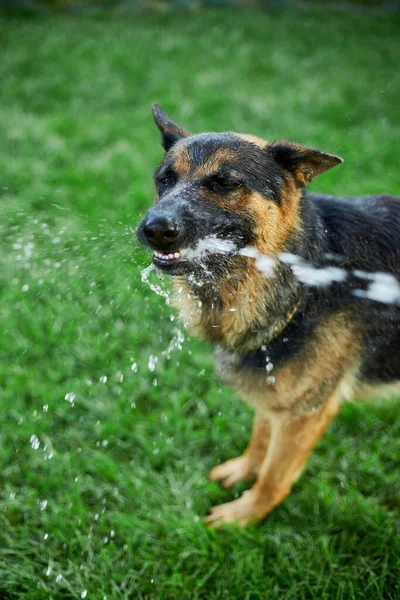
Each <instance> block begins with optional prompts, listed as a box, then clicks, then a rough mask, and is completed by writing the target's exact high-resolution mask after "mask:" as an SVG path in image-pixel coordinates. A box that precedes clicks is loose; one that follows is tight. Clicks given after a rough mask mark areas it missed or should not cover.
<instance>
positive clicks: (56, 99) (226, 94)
mask: <svg viewBox="0 0 400 600" xmlns="http://www.w3.org/2000/svg"><path fill="white" fill-rule="evenodd" d="M399 25H400V20H399V18H398V17H395V16H379V15H376V14H375V15H369V16H367V15H362V14H355V15H345V14H343V13H339V12H328V11H323V12H322V11H320V12H318V11H315V12H312V11H307V12H306V13H302V12H270V13H268V12H260V11H258V12H256V11H255V12H250V11H247V12H240V11H238V12H232V13H231V12H228V11H218V10H216V11H210V12H203V13H200V14H198V15H196V16H188V15H187V14H184V13H182V14H180V15H168V16H158V17H157V16H153V17H151V16H147V17H145V16H143V17H140V18H135V19H132V20H131V21H129V20H112V19H106V18H104V19H103V20H102V19H99V20H96V21H92V22H90V21H86V20H82V21H80V20H74V19H70V20H67V19H64V20H63V19H61V18H60V19H57V18H54V19H48V20H33V21H18V20H13V21H3V22H0V47H1V62H0V81H1V85H0V165H1V167H0V195H1V202H0V240H1V241H0V243H1V253H0V263H1V265H0V293H1V303H0V322H1V335H0V359H1V360H0V394H1V396H0V403H1V408H2V413H3V415H4V416H3V423H2V426H1V430H0V481H1V486H0V597H1V598H3V599H4V600H11V599H27V600H38V599H46V600H48V599H54V600H59V599H71V598H78V599H79V598H83V597H84V596H85V590H86V593H87V595H86V598H88V599H90V600H92V599H95V600H97V599H98V600H102V599H104V598H105V597H107V598H108V600H118V599H128V598H129V599H154V600H158V599H161V600H167V599H170V600H173V599H177V598H185V599H189V598H190V599H213V600H217V599H227V600H231V599H234V600H235V599H238V600H239V599H240V600H258V599H263V600H267V599H268V600H275V599H276V600H278V599H279V600H289V599H290V600H311V599H315V600H324V599H329V600H331V599H335V600H336V599H337V600H339V599H340V600H352V599H358V598H368V599H374V600H376V599H385V600H386V599H388V600H389V599H391V600H394V599H397V600H398V599H399V598H400V535H399V531H400V412H399V406H400V405H399V400H396V399H393V400H392V401H390V402H387V403H385V404H382V403H374V404H348V405H346V406H343V409H342V411H341V414H340V416H339V417H338V418H337V419H336V421H335V422H334V423H333V425H332V426H331V428H330V429H329V431H328V432H327V434H326V435H325V437H324V438H323V440H322V441H321V443H320V444H319V445H318V448H317V450H316V452H315V453H314V454H313V456H312V458H311V460H310V461H309V464H308V468H307V470H306V471H305V473H304V475H303V477H302V478H301V479H300V480H299V482H298V483H297V484H296V486H295V488H294V490H293V493H292V494H291V495H290V497H289V498H287V499H286V500H285V501H284V502H283V503H282V505H281V506H279V507H278V508H277V509H276V510H275V511H274V512H273V513H272V514H271V515H270V516H268V518H267V519H266V520H265V521H264V522H263V523H262V524H261V525H259V526H257V527H251V528H249V529H247V530H244V531H241V530H238V529H235V528H227V529H226V530H224V531H221V532H218V533H214V532H212V531H209V530H207V529H206V528H205V526H204V524H203V517H204V516H205V515H206V514H207V511H208V510H209V508H210V506H211V505H212V504H215V503H219V502H222V501H228V500H229V499H230V498H232V496H233V495H234V494H236V493H237V491H234V492H232V491H224V490H222V489H220V488H219V487H218V486H217V485H216V484H213V483H210V482H208V481H207V478H206V475H207V472H208V470H209V469H210V468H211V467H212V466H213V465H214V464H216V463H218V462H219V461H223V460H226V459H228V458H231V457H233V456H235V455H237V454H239V453H240V452H241V451H242V449H243V448H244V446H245V444H246V441H247V438H248V435H249V430H250V425H251V412H250V410H249V409H248V408H247V407H246V406H245V405H244V404H243V403H242V402H241V401H240V400H239V399H238V398H237V397H236V396H234V395H233V394H232V393H231V392H230V391H229V390H228V389H226V388H224V387H222V386H221V385H220V383H219V381H218V379H217V378H216V375H215V374H214V370H213V366H212V359H211V353H210V348H209V347H207V345H205V344H202V343H201V342H198V341H196V340H188V339H186V340H185V342H184V344H183V349H182V351H179V350H175V351H173V352H172V353H171V357H170V359H169V360H168V359H167V357H165V356H163V355H162V351H164V350H165V349H166V348H167V347H168V345H169V343H170V341H171V339H172V338H173V336H174V329H175V328H176V322H174V321H172V320H170V315H171V313H172V311H171V309H170V307H169V306H167V305H166V304H165V302H164V300H163V298H161V297H159V296H157V295H156V294H154V293H153V292H152V291H151V289H150V288H149V287H148V286H146V285H145V284H144V283H142V281H141V269H142V268H143V267H144V266H147V265H148V263H149V255H148V254H147V253H146V252H144V251H142V250H141V249H140V248H139V246H138V243H137V241H136V238H135V235H134V228H135V226H136V225H137V224H138V222H139V220H140V218H141V216H142V215H143V213H144V210H145V208H146V207H147V206H149V205H150V203H151V198H152V193H153V190H152V171H153V169H154V168H155V166H156V165H157V162H158V161H159V160H160V158H161V149H160V146H159V136H158V132H157V131H156V128H155V126H154V125H153V123H152V120H151V116H150V103H151V102H152V101H155V100H157V101H158V102H159V103H160V104H161V105H162V106H163V107H164V108H165V109H166V110H168V111H169V112H170V113H171V114H172V116H174V117H175V118H176V119H177V120H178V121H179V122H180V123H181V124H182V125H183V126H184V127H187V128H191V129H193V130H194V131H202V130H230V129H235V130H238V131H242V132H253V133H256V134H259V135H265V137H268V138H269V139H274V138H280V137H287V138H289V139H294V140H296V141H299V142H302V143H304V144H308V145H310V146H313V147H316V148H320V149H322V150H326V151H329V152H332V153H336V154H339V155H341V156H343V157H344V158H345V160H346V162H345V164H344V165H343V166H341V167H340V168H338V169H334V170H333V171H332V172H329V173H327V174H326V175H324V176H323V177H322V178H321V180H320V181H318V182H317V183H316V184H315V185H314V186H313V187H314V189H320V190H322V191H327V192H333V193H335V192H337V193H343V194H345V193H348V194H362V193H374V192H391V193H397V194H400V170H399V158H400V150H399V139H400V122H399V112H398V110H399V109H398V99H399V97H400V70H399V68H398V58H399V57H398V49H399V44H398V31H399ZM154 281H156V279H154ZM161 284H162V285H167V284H166V282H161ZM185 337H187V335H186V333H185ZM150 355H155V356H158V357H159V361H158V363H157V365H156V370H155V371H154V372H151V371H150V370H149V368H148V361H149V357H150ZM132 363H137V372H134V371H135V369H134V370H132V368H131V367H132ZM105 376H106V377H107V381H105V380H104V377H105ZM71 393H73V394H75V399H74V402H73V403H71V402H68V401H67V400H65V396H66V394H71ZM70 398H71V396H70ZM34 436H36V437H34ZM240 489H242V488H240Z"/></svg>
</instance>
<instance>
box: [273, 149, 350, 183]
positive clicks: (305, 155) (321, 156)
mask: <svg viewBox="0 0 400 600" xmlns="http://www.w3.org/2000/svg"><path fill="white" fill-rule="evenodd" d="M267 151H268V152H269V153H270V154H272V156H273V157H274V159H275V160H276V162H277V163H279V164H280V165H281V166H282V167H283V168H284V169H286V170H288V171H290V173H291V174H292V175H293V176H294V178H295V179H296V181H297V183H298V185H299V186H300V187H304V186H305V185H307V183H309V182H310V181H312V180H313V179H314V177H317V176H318V175H321V173H323V172H324V171H327V170H328V169H332V167H336V165H339V164H340V163H342V162H343V158H340V157H339V156H335V155H334V154H327V153H326V152H320V151H319V150H312V149H311V148H306V147H305V146H300V145H299V144H295V143H294V142H286V141H284V140H281V141H279V142H274V143H273V144H271V145H270V146H269V147H268V150H267Z"/></svg>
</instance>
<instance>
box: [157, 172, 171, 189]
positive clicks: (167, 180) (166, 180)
mask: <svg viewBox="0 0 400 600" xmlns="http://www.w3.org/2000/svg"><path fill="white" fill-rule="evenodd" d="M174 183H176V175H175V174H174V173H172V172H169V173H165V174H164V175H162V176H161V177H157V180H156V184H157V186H158V187H161V188H165V187H168V186H170V185H174Z"/></svg>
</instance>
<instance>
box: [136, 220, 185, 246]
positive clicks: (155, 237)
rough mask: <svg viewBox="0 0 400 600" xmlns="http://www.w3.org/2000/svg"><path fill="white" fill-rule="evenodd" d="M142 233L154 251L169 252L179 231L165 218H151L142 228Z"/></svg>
mask: <svg viewBox="0 0 400 600" xmlns="http://www.w3.org/2000/svg"><path fill="white" fill-rule="evenodd" d="M143 233H144V235H145V236H146V238H147V241H148V242H149V244H150V245H151V246H152V247H153V248H155V249H156V250H170V249H171V248H172V246H173V245H174V244H175V242H176V238H177V237H178V235H179V229H178V227H177V225H176V223H174V222H173V221H172V220H170V219H168V218H167V217H152V218H150V219H149V220H148V221H146V223H145V224H144V226H143Z"/></svg>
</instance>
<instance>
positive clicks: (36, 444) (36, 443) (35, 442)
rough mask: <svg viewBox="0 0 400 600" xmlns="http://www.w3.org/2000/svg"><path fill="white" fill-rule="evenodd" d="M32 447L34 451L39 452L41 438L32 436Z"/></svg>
mask: <svg viewBox="0 0 400 600" xmlns="http://www.w3.org/2000/svg"><path fill="white" fill-rule="evenodd" d="M29 441H30V443H31V446H32V448H33V449H34V450H38V449H39V447H40V442H39V438H38V437H37V436H36V435H31V437H30V439H29Z"/></svg>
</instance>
